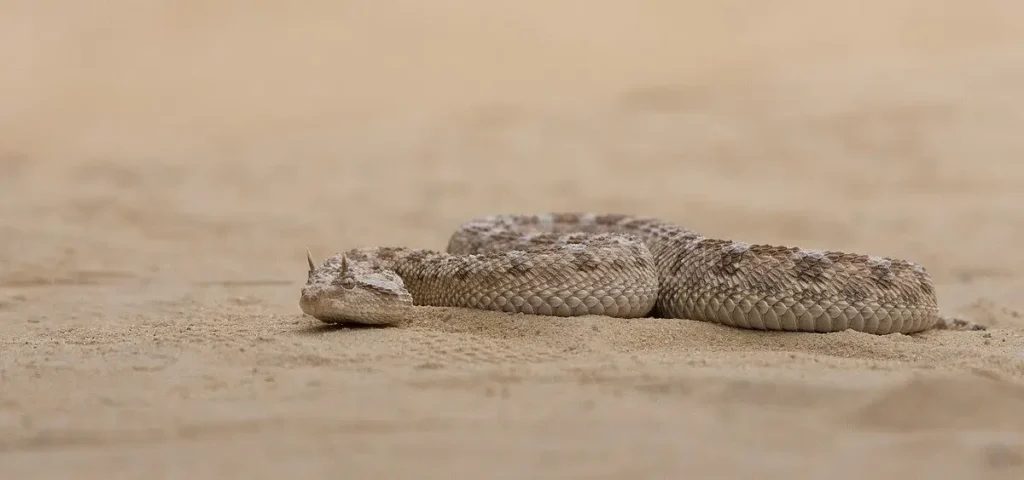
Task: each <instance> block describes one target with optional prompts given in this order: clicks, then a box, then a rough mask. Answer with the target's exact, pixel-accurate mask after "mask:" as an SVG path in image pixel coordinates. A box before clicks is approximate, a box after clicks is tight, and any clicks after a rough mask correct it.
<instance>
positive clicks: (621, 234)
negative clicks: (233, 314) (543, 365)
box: [299, 213, 984, 334]
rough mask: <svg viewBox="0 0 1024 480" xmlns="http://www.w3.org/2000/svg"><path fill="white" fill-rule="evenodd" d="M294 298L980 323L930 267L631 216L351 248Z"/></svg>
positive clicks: (342, 313) (747, 323)
mask: <svg viewBox="0 0 1024 480" xmlns="http://www.w3.org/2000/svg"><path fill="white" fill-rule="evenodd" d="M307 260H308V263H309V275H308V279H307V282H306V285H305V286H304V287H303V288H302V292H301V297H300V300H299V305H300V308H301V309H302V311H303V312H304V313H306V314H307V315H310V316H312V317H315V318H317V319H320V320H321V321H324V322H331V323H357V324H374V325H394V324H399V323H402V322H403V321H404V320H405V319H407V318H409V317H410V315H409V311H408V309H410V308H413V307H414V306H416V305H431V306H442V307H465V308H475V309H483V310H496V311H502V312H510V313H525V314H539V315H553V316H563V317H564V316H575V315H605V316H610V317H621V318H635V317H644V316H657V317H663V318H679V319H689V320H698V321H708V322H716V323H719V324H723V325H729V326H733V327H739V328H746V329H760V330H780V331H794V332H835V331H841V330H847V329H852V330H857V331H861V332H866V333H874V334H888V333H897V332H899V333H914V332H919V331H923V330H927V329H930V328H955V329H974V330H977V329H983V328H984V327H981V326H980V325H977V324H975V323H973V322H969V321H966V320H961V319H955V318H950V317H944V316H941V315H940V313H939V308H938V304H937V301H936V296H935V290H934V288H933V286H932V280H931V278H930V276H929V275H928V273H927V272H926V271H925V269H924V268H923V267H922V266H920V265H918V264H916V263H912V262H908V261H906V260H900V259H895V258H887V257H878V256H869V255H860V254H855V253H846V252H837V251H819V250H807V249H801V248H796V247H785V246H773V245H752V244H747V243H742V242H736V241H729V240H721V239H714V238H708V237H705V236H703V235H701V234H699V233H697V232H695V231H693V230H690V229H687V228H684V227H682V226H679V225H676V224H673V223H671V222H667V221H663V220H660V219H657V218H650V217H639V216H633V215H622V214H589V213H551V214H541V215H489V216H483V217H478V218H475V219H472V220H469V221H467V222H465V223H463V224H461V225H460V226H459V227H458V228H457V229H456V231H455V232H454V234H452V236H451V239H450V241H449V243H448V248H447V252H437V251H431V250H424V249H415V248H404V247H367V248H354V249H351V250H348V251H346V252H343V253H339V254H336V255H334V256H332V257H330V258H327V259H326V260H325V261H324V262H323V263H322V264H321V265H319V266H318V265H316V263H315V262H314V261H313V258H312V256H311V255H309V251H308V250H307Z"/></svg>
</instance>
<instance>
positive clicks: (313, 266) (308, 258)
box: [306, 247, 316, 272]
mask: <svg viewBox="0 0 1024 480" xmlns="http://www.w3.org/2000/svg"><path fill="white" fill-rule="evenodd" d="M306 262H308V263H309V271H310V272H312V271H313V270H316V262H314V261H313V254H312V253H310V251H309V247H306Z"/></svg>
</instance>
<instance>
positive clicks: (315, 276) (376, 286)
mask: <svg viewBox="0 0 1024 480" xmlns="http://www.w3.org/2000/svg"><path fill="white" fill-rule="evenodd" d="M306 260H307V263H308V264H309V272H308V278H307V280H306V284H305V285H304V286H303V287H302V293H301V296H300V298H299V308H301V309H302V311H303V313H305V314H306V315H309V316H311V317H314V318H316V319H318V320H320V321H322V322H327V323H352V324H363V325H394V324H397V323H400V322H402V321H403V320H404V319H405V318H407V316H408V313H409V312H408V309H409V308H411V307H412V305H413V302H412V295H410V294H409V291H408V290H406V288H405V283H404V282H403V281H402V277H399V276H398V274H397V273H395V272H393V271H391V270H387V269H384V268H381V267H380V266H378V265H374V264H372V263H371V262H361V261H354V260H350V259H349V255H346V254H344V253H340V254H337V255H335V256H333V257H330V258H328V259H326V260H325V261H324V263H323V264H322V265H320V266H316V262H314V261H313V256H312V255H311V254H309V251H308V250H307V252H306Z"/></svg>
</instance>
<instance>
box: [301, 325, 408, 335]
mask: <svg viewBox="0 0 1024 480" xmlns="http://www.w3.org/2000/svg"><path fill="white" fill-rule="evenodd" d="M386 328H394V327H392V326H388V325H365V324H359V323H324V324H321V325H307V326H305V327H302V328H299V329H297V330H295V333H296V334H298V335H305V336H314V337H318V336H323V335H327V334H329V333H334V332H345V331H352V330H381V329H386Z"/></svg>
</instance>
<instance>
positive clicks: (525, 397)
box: [0, 0, 1024, 479]
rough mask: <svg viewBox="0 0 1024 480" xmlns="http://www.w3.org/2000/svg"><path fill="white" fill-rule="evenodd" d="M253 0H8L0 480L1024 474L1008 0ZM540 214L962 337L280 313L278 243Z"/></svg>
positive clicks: (296, 244)
mask: <svg viewBox="0 0 1024 480" xmlns="http://www.w3.org/2000/svg"><path fill="white" fill-rule="evenodd" d="M271 3H273V2H256V3H253V2H243V1H240V0H239V1H214V0H206V1H176V2H169V1H167V2H158V1H138V0H132V1H129V0H119V1H108V2H103V3H102V5H100V4H98V3H96V2H72V1H56V0H55V1H38V0H34V1H27V0H26V1H16V2H15V1H2V2H0V9H2V11H4V12H5V13H4V14H3V15H2V16H0V62H2V63H3V64H4V74H3V75H0V202H2V203H0V247H2V250H0V334H2V335H0V478H5V479H14V478H33V477H35V478H42V477H55V478H69V477H71V476H75V478H92V477H97V478H100V477H102V478H117V477H125V478H165V477H172V476H173V477H180V478H183V477H184V476H185V475H192V476H195V478H225V477H226V476H228V475H238V476H239V477H243V476H244V477H246V478H284V477H291V478H313V477H331V478H453V477H454V478H670V477H671V478H686V477H687V476H688V475H693V476H696V477H697V478H716V477H717V478H739V476H740V475H757V478H764V479H772V478H786V479H793V478H832V479H847V478H849V479H861V478H872V477H871V476H874V478H908V475H910V474H918V475H921V477H922V478H988V477H991V478H1016V479H1019V478H1024V318H1021V312H1022V311H1024V300H1022V297H1021V295H1020V292H1021V290H1022V288H1024V248H1022V243H1021V238H1024V208H1022V205H1024V164H1021V161H1022V158H1024V135H1022V131H1024V90H1021V85H1022V84H1024V48H1022V45H1024V30H1021V29H1019V19H1020V18H1024V6H1022V5H1024V4H1021V3H1020V2H1011V1H995V0H992V1H980V0H979V1H973V2H966V1H952V0H951V1H936V0H927V1H926V0H920V1H911V0H887V1H881V0H866V1H864V2H822V1H811V0H804V1H797V0H781V1H776V2H770V3H771V5H770V6H769V5H768V4H767V3H766V4H765V5H760V4H758V5H754V4H753V3H750V2H741V1H733V0H727V1H720V2H695V1H694V2H689V1H677V2H662V1H653V0H652V1H640V0H637V1H633V2H601V1H598V2H589V3H588V4H587V6H586V7H585V8H584V7H583V6H582V5H583V2H568V1H558V0H548V1H545V2H541V1H539V0H522V1H519V2H473V1H470V0H462V1H459V0H437V1H434V2H419V1H413V0H404V1H398V0H395V1H383V2H329V1H308V2H299V4H301V5H303V7H298V6H291V7H288V6H284V5H285V3H281V5H282V6H279V7H273V6H270V5H271ZM299 4H295V5H299ZM427 5H429V6H427ZM552 210H586V211H615V212H633V213H641V214H649V215H659V216H662V217H665V218H667V219H670V220H674V221H677V222H680V223H683V224H686V225H689V226H692V227H693V228H696V229H699V230H702V231H704V232H705V233H707V234H709V235H713V236H720V237H726V238H732V239H740V240H745V241H748V242H758V243H784V244H793V245H800V246H804V247H811V248H827V249H847V250H854V251H859V252H864V253H875V254H886V255H892V256H898V257H905V258H909V259H912V260H915V261H918V262H920V263H923V264H924V265H926V266H927V268H928V269H929V271H930V272H931V273H932V274H933V276H934V278H935V281H936V285H937V289H938V293H939V299H940V303H941V304H942V306H943V307H944V308H945V309H946V310H947V311H948V312H950V313H955V314H960V315H964V316H967V317H969V318H973V319H974V320H976V321H979V322H981V323H984V324H986V325H988V326H990V327H991V330H990V331H988V332H928V333H924V334H921V335H914V336H903V335H890V336H872V335H865V334H858V333H852V332H845V333H837V334H829V335H818V334H771V333H764V332H753V331H742V330H737V329H731V328H727V327H720V326H716V325H711V324H704V323H698V322H693V321H686V320H656V319H643V320H631V321H623V320H612V319H608V318H598V317H587V318H574V319H553V318H544V317H532V316H514V315H500V314H494V313H478V312H470V311H461V310H455V309H440V308H424V309H422V312H421V313H420V314H419V315H418V316H417V318H415V319H413V321H412V323H411V324H410V325H409V326H407V327H402V328H390V329H339V328H330V327H326V326H323V325H321V324H319V323H318V322H317V321H315V320H313V319H310V318H308V317H304V316H302V314H301V312H300V311H299V309H298V304H297V302H298V292H299V288H300V286H301V284H302V283H303V282H304V281H305V275H306V266H305V259H304V255H305V248H306V247H307V246H308V247H309V248H310V249H311V250H312V251H313V252H314V253H315V254H316V255H317V256H318V257H319V258H322V257H324V256H326V255H329V254H332V253H334V252H337V251H340V250H342V249H346V248H350V247H353V246H359V245H373V244H386V245H408V246H417V247H430V248H443V246H444V245H445V243H446V241H447V238H448V235H449V234H450V232H451V229H452V228H454V227H455V225H456V224H457V223H458V222H460V221H462V220H464V219H467V218H470V217H472V216H475V215H479V214H484V213H492V212H544V211H552ZM459 475H461V477H459Z"/></svg>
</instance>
